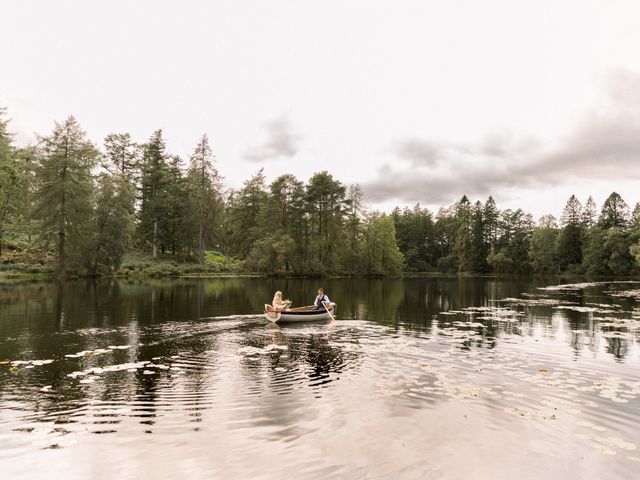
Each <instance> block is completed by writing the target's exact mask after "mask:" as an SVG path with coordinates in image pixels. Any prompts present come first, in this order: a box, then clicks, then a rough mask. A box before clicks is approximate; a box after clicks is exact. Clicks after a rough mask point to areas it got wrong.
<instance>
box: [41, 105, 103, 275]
mask: <svg viewBox="0 0 640 480" xmlns="http://www.w3.org/2000/svg"><path fill="white" fill-rule="evenodd" d="M98 154H99V152H98V150H97V149H96V148H95V146H94V145H93V143H91V142H90V141H89V140H87V138H86V134H85V132H84V131H83V130H82V129H81V128H80V125H79V124H78V122H77V121H76V120H75V118H73V117H72V116H70V117H69V118H67V120H65V121H64V122H61V123H58V122H56V123H55V127H54V129H53V132H52V133H51V134H50V135H49V136H47V137H41V138H40V147H39V156H40V158H39V165H38V169H37V171H36V172H37V175H36V182H37V190H36V195H35V196H36V198H37V202H36V207H35V212H34V213H35V216H36V218H38V219H39V220H40V221H41V233H42V237H43V239H45V240H47V241H52V242H53V243H54V244H55V246H56V251H57V261H58V272H59V273H60V274H65V273H66V271H67V267H68V261H69V260H71V262H73V263H75V262H78V261H80V257H79V255H78V252H81V251H83V246H84V245H85V244H86V241H87V239H88V232H87V226H89V225H90V220H91V215H92V211H91V210H92V209H91V205H92V202H91V200H92V194H93V187H94V185H93V178H92V176H91V171H92V168H93V167H94V165H95V163H96V159H97V157H98ZM70 254H71V255H72V256H71V257H70ZM69 257H70V258H69Z"/></svg>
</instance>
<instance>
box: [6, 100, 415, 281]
mask: <svg viewBox="0 0 640 480" xmlns="http://www.w3.org/2000/svg"><path fill="white" fill-rule="evenodd" d="M7 245H8V246H10V247H11V248H13V249H16V248H24V249H31V250H33V249H40V250H42V251H46V252H51V253H52V254H53V255H54V257H55V264H56V267H55V269H56V271H57V273H59V274H61V275H65V274H89V275H100V274H109V273H113V272H115V271H117V270H118V268H119V267H120V265H121V262H122V259H123V256H124V255H125V253H126V252H128V251H145V252H149V254H150V255H151V256H152V258H158V257H166V256H168V255H171V256H172V257H174V258H180V259H183V260H189V261H194V260H197V261H198V262H199V263H200V264H203V265H204V264H205V263H211V262H218V263H222V262H223V263H224V264H225V265H233V266H234V267H235V271H238V270H247V271H258V272H265V273H279V272H283V273H290V274H298V275H308V274H336V273H340V274H350V275H385V274H397V273H400V272H401V270H402V268H403V257H402V254H401V253H400V251H399V249H398V246H397V244H396V239H395V230H394V222H393V220H392V218H391V217H390V216H388V215H384V214H380V213H376V212H366V211H365V210H364V208H363V206H362V194H361V192H360V189H359V187H358V186H349V187H346V186H345V185H343V184H341V183H340V182H339V181H337V180H335V179H334V178H333V177H332V175H330V174H328V173H327V172H320V173H317V174H315V175H314V176H313V177H311V179H310V180H309V181H308V183H307V184H304V183H303V182H301V181H300V180H298V179H296V178H295V177H294V176H293V175H282V176H280V177H278V178H277V179H275V180H274V181H273V182H272V183H271V184H270V185H267V184H266V180H265V176H264V174H263V172H262V171H259V172H258V173H257V174H256V175H255V176H253V177H252V178H251V179H249V180H248V181H246V182H245V184H244V186H243V187H242V188H241V189H240V190H238V191H233V190H232V191H225V190H224V189H223V185H222V181H221V178H220V175H219V174H218V171H217V169H216V166H215V159H214V156H213V154H212V151H211V147H210V145H209V141H208V138H207V136H206V135H204V136H203V137H202V138H201V140H200V141H199V142H198V144H197V145H196V146H195V147H194V150H193V153H192V154H191V156H190V157H189V159H188V160H187V161H186V162H183V160H182V159H181V158H180V157H179V156H177V155H173V154H171V153H170V152H168V151H167V148H166V145H165V140H164V138H163V132H162V131H161V130H157V131H155V132H154V133H153V134H152V135H151V137H150V138H149V140H148V141H147V142H146V143H141V144H139V143H136V142H134V140H133V139H132V138H131V136H130V135H129V134H127V133H119V134H116V133H114V134H110V135H108V136H107V137H106V138H105V139H104V142H103V145H102V148H101V149H100V148H98V147H97V146H96V145H94V144H93V143H92V142H91V141H90V140H89V139H88V138H87V136H86V134H85V132H84V131H83V130H82V129H81V128H80V126H79V124H78V122H77V121H76V120H75V119H74V118H73V117H69V118H68V119H67V120H65V121H64V122H61V123H56V124H55V127H54V129H53V131H52V132H51V133H50V134H49V135H45V136H41V137H39V138H38V142H37V145H35V146H29V147H24V148H18V147H16V146H14V145H13V142H12V138H11V135H10V133H9V129H8V121H7V119H6V111H5V110H2V111H1V112H0V256H1V255H2V249H3V246H7ZM208 255H209V256H210V258H212V260H209V257H208Z"/></svg>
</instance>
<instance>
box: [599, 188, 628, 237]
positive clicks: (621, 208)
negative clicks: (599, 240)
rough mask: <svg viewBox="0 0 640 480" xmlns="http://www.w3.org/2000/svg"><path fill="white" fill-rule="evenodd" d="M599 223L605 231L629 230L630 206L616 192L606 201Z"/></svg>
mask: <svg viewBox="0 0 640 480" xmlns="http://www.w3.org/2000/svg"><path fill="white" fill-rule="evenodd" d="M598 223H599V224H600V226H601V227H602V228H604V229H605V230H606V229H609V228H620V229H622V230H624V229H625V228H627V226H628V224H629V206H628V205H627V204H626V203H625V201H624V200H623V199H622V197H621V196H620V195H618V194H617V193H616V192H613V193H612V194H611V195H609V197H607V199H606V200H605V201H604V204H603V205H602V210H601V211H600V219H599V221H598Z"/></svg>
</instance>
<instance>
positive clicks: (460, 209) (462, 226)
mask: <svg viewBox="0 0 640 480" xmlns="http://www.w3.org/2000/svg"><path fill="white" fill-rule="evenodd" d="M455 211H456V223H457V228H456V233H455V243H454V247H453V252H454V255H455V256H456V258H457V259H458V271H460V272H466V271H470V270H471V253H472V252H471V248H472V247H471V203H470V202H469V199H468V198H467V196H466V195H463V196H462V198H461V199H460V201H459V202H458V203H457V204H456V208H455Z"/></svg>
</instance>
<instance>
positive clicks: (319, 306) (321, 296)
mask: <svg viewBox="0 0 640 480" xmlns="http://www.w3.org/2000/svg"><path fill="white" fill-rule="evenodd" d="M313 303H314V305H315V309H316V310H324V305H323V303H327V304H329V303H331V300H329V297H327V296H326V295H325V293H324V289H322V288H319V289H318V296H317V297H316V300H315V302H313Z"/></svg>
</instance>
